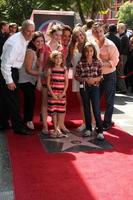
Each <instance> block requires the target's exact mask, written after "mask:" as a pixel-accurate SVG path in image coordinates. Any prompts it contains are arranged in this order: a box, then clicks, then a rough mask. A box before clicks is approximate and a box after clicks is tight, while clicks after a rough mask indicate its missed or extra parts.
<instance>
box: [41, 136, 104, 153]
mask: <svg viewBox="0 0 133 200" xmlns="http://www.w3.org/2000/svg"><path fill="white" fill-rule="evenodd" d="M42 139H43V142H44V144H45V145H46V147H47V149H48V146H50V149H52V145H53V149H54V150H53V151H56V150H55V149H56V147H57V149H58V150H57V151H61V152H64V151H69V149H71V148H74V149H75V150H76V151H78V150H79V149H80V147H81V146H82V149H83V150H88V149H102V148H101V147H100V146H98V145H96V144H93V143H92V142H91V141H90V140H91V139H92V138H89V137H86V138H83V137H82V136H81V135H76V134H72V133H70V134H69V136H68V137H67V138H66V137H65V138H56V139H53V138H42ZM50 142H51V144H50ZM59 149H60V150H59ZM48 151H49V150H48Z"/></svg>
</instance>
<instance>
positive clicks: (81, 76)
mask: <svg viewBox="0 0 133 200" xmlns="http://www.w3.org/2000/svg"><path fill="white" fill-rule="evenodd" d="M101 68H102V64H101V62H100V61H99V60H98V59H97V52H96V49H95V46H94V45H93V44H92V43H89V42H87V43H86V44H85V46H84V49H83V54H82V57H81V61H80V62H79V63H78V65H77V66H76V72H75V79H76V80H78V81H79V82H80V94H81V97H82V102H83V106H84V115H85V124H86V131H85V133H84V134H83V136H84V137H86V136H91V132H92V125H91V109H90V103H89V102H90V101H91V104H92V108H93V112H94V117H95V120H96V131H97V139H99V140H103V139H104V135H103V127H102V120H101V114H100V99H99V84H100V81H101V79H102V71H101Z"/></svg>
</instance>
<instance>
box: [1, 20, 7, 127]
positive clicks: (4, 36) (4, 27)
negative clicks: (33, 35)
mask: <svg viewBox="0 0 133 200" xmlns="http://www.w3.org/2000/svg"><path fill="white" fill-rule="evenodd" d="M8 37H9V24H8V22H6V21H1V22H0V57H1V54H2V49H3V45H4V43H5V41H6V40H7V39H8ZM0 68H1V60H0ZM1 101H2V99H1V97H0V105H1ZM5 109H6V108H5ZM1 115H2V113H1V112H0V129H1V128H2V124H1Z"/></svg>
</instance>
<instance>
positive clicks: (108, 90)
mask: <svg viewBox="0 0 133 200" xmlns="http://www.w3.org/2000/svg"><path fill="white" fill-rule="evenodd" d="M115 90H116V72H112V73H110V74H105V75H104V79H103V81H102V83H101V84H100V96H102V95H103V94H104V95H105V103H106V108H105V113H104V122H103V125H104V124H105V125H110V124H111V121H112V115H113V110H114V98H115Z"/></svg>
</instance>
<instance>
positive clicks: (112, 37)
mask: <svg viewBox="0 0 133 200" xmlns="http://www.w3.org/2000/svg"><path fill="white" fill-rule="evenodd" d="M106 37H107V38H108V39H109V40H111V41H112V42H114V44H115V45H116V47H117V49H118V51H119V53H120V54H121V40H120V38H118V37H117V36H116V35H115V34H114V33H107V34H106Z"/></svg>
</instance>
